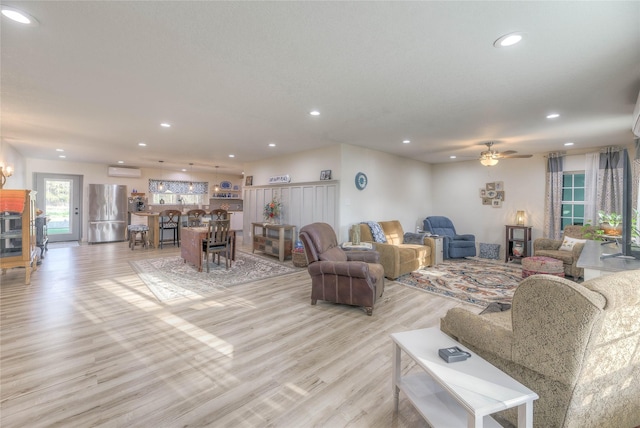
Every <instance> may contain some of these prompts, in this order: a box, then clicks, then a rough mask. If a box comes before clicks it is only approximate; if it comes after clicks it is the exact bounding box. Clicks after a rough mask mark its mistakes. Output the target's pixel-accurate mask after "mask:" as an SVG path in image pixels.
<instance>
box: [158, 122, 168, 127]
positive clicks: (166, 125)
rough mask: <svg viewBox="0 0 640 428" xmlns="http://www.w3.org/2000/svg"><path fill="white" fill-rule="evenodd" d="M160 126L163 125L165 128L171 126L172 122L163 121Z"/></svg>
mask: <svg viewBox="0 0 640 428" xmlns="http://www.w3.org/2000/svg"><path fill="white" fill-rule="evenodd" d="M160 126H162V127H163V128H171V124H170V123H167V122H162V123H161V124H160Z"/></svg>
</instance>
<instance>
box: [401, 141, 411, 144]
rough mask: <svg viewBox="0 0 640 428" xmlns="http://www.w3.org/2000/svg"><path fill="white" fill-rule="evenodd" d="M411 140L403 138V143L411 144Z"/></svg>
mask: <svg viewBox="0 0 640 428" xmlns="http://www.w3.org/2000/svg"><path fill="white" fill-rule="evenodd" d="M410 142H411V140H402V144H409V143H410Z"/></svg>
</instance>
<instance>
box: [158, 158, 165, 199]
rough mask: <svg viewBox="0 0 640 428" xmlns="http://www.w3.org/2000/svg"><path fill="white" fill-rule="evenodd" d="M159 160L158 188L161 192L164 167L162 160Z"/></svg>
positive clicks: (162, 189)
mask: <svg viewBox="0 0 640 428" xmlns="http://www.w3.org/2000/svg"><path fill="white" fill-rule="evenodd" d="M158 162H160V184H159V185H158V190H159V191H161V192H163V191H164V168H163V167H162V165H163V164H164V161H163V160H161V161H158Z"/></svg>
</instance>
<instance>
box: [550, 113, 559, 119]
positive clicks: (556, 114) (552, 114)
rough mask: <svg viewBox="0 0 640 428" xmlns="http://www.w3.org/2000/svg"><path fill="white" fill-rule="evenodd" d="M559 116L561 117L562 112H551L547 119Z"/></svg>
mask: <svg viewBox="0 0 640 428" xmlns="http://www.w3.org/2000/svg"><path fill="white" fill-rule="evenodd" d="M558 117H560V114H558V113H551V114H548V115H547V119H556V118H558Z"/></svg>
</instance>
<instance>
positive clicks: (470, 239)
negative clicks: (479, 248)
mask: <svg viewBox="0 0 640 428" xmlns="http://www.w3.org/2000/svg"><path fill="white" fill-rule="evenodd" d="M422 223H423V227H424V231H425V232H429V233H431V234H433V235H439V236H442V237H443V241H442V243H443V257H444V258H445V259H457V258H462V257H473V256H475V255H476V237H475V236H474V235H471V234H465V235H458V233H456V228H455V227H454V226H453V222H452V221H451V220H449V219H448V218H447V217H443V216H431V217H427V218H425V219H424V221H423V222H422Z"/></svg>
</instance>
